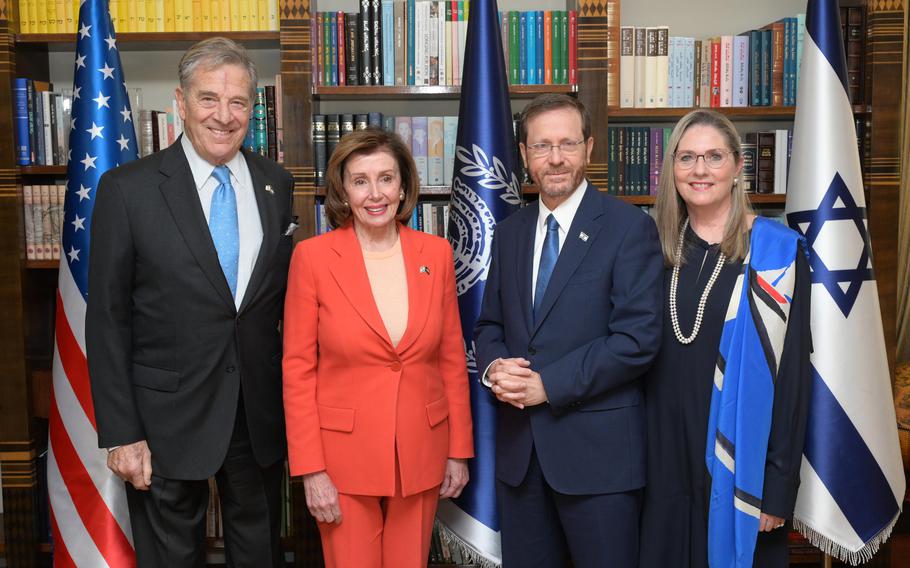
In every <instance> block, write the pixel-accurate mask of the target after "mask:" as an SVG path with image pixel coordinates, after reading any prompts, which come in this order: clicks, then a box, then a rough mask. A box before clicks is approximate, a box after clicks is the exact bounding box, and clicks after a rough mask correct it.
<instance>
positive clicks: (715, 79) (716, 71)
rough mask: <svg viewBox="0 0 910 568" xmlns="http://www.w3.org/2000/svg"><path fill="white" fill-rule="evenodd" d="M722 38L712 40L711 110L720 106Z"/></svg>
mask: <svg viewBox="0 0 910 568" xmlns="http://www.w3.org/2000/svg"><path fill="white" fill-rule="evenodd" d="M720 66H721V61H720V38H717V37H715V38H711V108H718V107H719V106H720Z"/></svg>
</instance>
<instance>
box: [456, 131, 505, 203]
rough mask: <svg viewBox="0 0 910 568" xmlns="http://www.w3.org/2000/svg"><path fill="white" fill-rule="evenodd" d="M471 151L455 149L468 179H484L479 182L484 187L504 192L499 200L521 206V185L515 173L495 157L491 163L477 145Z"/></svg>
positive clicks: (462, 170)
mask: <svg viewBox="0 0 910 568" xmlns="http://www.w3.org/2000/svg"><path fill="white" fill-rule="evenodd" d="M471 149H472V150H473V152H469V151H468V150H467V149H465V148H464V147H462V146H457V147H456V148H455V155H456V156H458V159H459V160H461V162H462V164H464V165H463V166H462V168H461V173H462V174H464V175H466V176H468V177H473V178H483V179H481V180H479V181H478V182H477V183H478V184H480V185H481V186H482V187H485V188H487V189H492V190H494V191H495V190H500V191H502V193H500V194H499V198H500V199H502V200H503V201H505V202H506V203H508V204H509V205H521V184H520V183H518V176H516V175H515V172H510V171H509V170H507V169H506V167H505V165H504V164H503V163H502V161H501V160H500V159H499V158H497V157H496V156H493V160H492V163H491V161H490V159H489V158H488V157H487V154H486V152H484V151H483V149H482V148H481V147H480V146H478V145H477V144H473V145H472V148H471Z"/></svg>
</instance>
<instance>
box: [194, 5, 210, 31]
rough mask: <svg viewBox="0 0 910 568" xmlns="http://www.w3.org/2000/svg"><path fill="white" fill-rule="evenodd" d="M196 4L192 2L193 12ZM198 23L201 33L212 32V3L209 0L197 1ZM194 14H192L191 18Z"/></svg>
mask: <svg viewBox="0 0 910 568" xmlns="http://www.w3.org/2000/svg"><path fill="white" fill-rule="evenodd" d="M196 4H197V2H193V10H195V9H196ZM198 4H199V23H200V24H201V25H202V28H201V29H202V31H204V32H210V31H212V3H211V2H210V0H199V2H198ZM195 15H196V13H195V12H193V16H195Z"/></svg>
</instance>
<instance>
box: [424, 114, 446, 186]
mask: <svg viewBox="0 0 910 568" xmlns="http://www.w3.org/2000/svg"><path fill="white" fill-rule="evenodd" d="M444 180H445V130H444V119H443V117H441V116H430V117H427V182H428V183H429V185H442V184H443V182H444Z"/></svg>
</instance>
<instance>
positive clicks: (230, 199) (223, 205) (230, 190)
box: [209, 166, 240, 296]
mask: <svg viewBox="0 0 910 568" xmlns="http://www.w3.org/2000/svg"><path fill="white" fill-rule="evenodd" d="M212 176H213V177H214V178H215V179H216V180H218V187H216V188H215V193H214V194H213V195H212V206H211V208H210V209H209V231H210V232H211V233H212V241H213V242H214V243H215V250H216V251H218V262H219V263H221V270H222V271H224V277H225V278H226V279H227V282H228V286H230V287H231V296H236V295H237V264H238V262H239V259H240V229H239V228H238V223H237V196H236V195H235V194H234V186H232V185H231V171H230V170H229V169H228V167H227V166H217V167H216V168H215V170H214V171H213V172H212Z"/></svg>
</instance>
